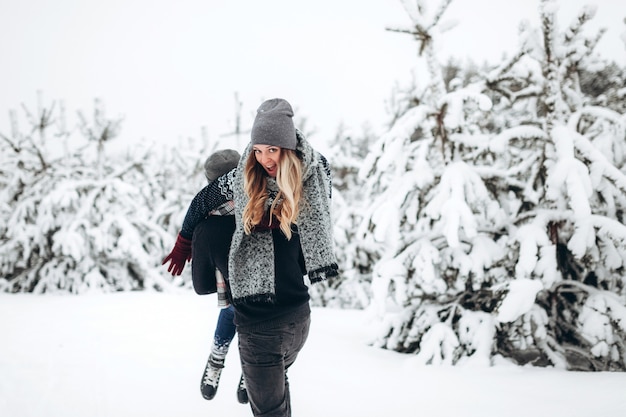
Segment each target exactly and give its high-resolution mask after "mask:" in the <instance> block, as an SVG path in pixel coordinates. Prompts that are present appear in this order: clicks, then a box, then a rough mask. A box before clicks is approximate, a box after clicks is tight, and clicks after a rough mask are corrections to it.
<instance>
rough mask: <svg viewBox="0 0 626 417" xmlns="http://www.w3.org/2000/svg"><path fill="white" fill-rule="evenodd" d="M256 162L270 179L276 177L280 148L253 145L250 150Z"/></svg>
mask: <svg viewBox="0 0 626 417" xmlns="http://www.w3.org/2000/svg"><path fill="white" fill-rule="evenodd" d="M252 152H254V156H255V158H256V161H257V162H258V163H259V164H261V166H262V167H263V169H265V172H267V174H268V175H269V176H270V177H276V173H277V172H278V161H280V153H281V148H279V147H278V146H272V145H254V147H253V148H252Z"/></svg>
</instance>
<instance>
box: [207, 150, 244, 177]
mask: <svg viewBox="0 0 626 417" xmlns="http://www.w3.org/2000/svg"><path fill="white" fill-rule="evenodd" d="M239 158H241V155H239V152H237V151H235V150H233V149H222V150H220V151H215V152H213V153H212V154H211V155H209V157H208V158H207V159H206V161H205V162H204V175H206V179H207V180H208V181H209V182H213V181H215V179H216V178H217V177H221V176H222V175H224V174H226V173H227V172H228V171H230V170H231V169H233V168H236V167H237V164H238V163H239Z"/></svg>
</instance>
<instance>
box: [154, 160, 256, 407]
mask: <svg viewBox="0 0 626 417" xmlns="http://www.w3.org/2000/svg"><path fill="white" fill-rule="evenodd" d="M239 159H240V155H239V152H237V151H235V150H232V149H224V150H219V151H216V152H214V153H212V154H211V155H209V157H208V158H207V159H206V161H205V163H204V170H205V176H206V178H207V181H208V182H209V184H210V183H211V182H213V181H214V180H215V179H216V178H217V177H219V176H221V175H223V174H224V173H226V172H228V171H230V170H231V169H233V168H235V167H236V166H237V163H238V162H239ZM234 230H235V220H234V203H233V201H232V200H230V201H226V202H224V203H223V204H222V205H220V206H219V207H217V208H216V209H214V210H212V211H211V212H209V213H208V214H207V215H206V216H205V218H204V219H203V220H202V221H201V222H200V223H199V224H198V225H197V226H196V227H195V229H194V233H193V237H191V236H187V237H185V236H184V235H183V234H182V233H179V234H178V237H177V239H176V244H175V245H174V248H173V249H172V251H171V253H170V254H169V255H167V256H166V257H165V259H163V265H165V264H166V263H167V262H169V265H168V272H171V273H172V275H180V274H181V273H182V271H183V269H184V267H185V264H186V262H187V261H189V260H191V261H192V264H191V266H192V281H193V287H194V290H195V291H196V293H197V294H200V295H202V294H212V293H215V292H217V293H218V306H219V307H221V308H222V309H221V310H220V314H219V316H218V319H217V324H216V326H215V331H214V334H213V341H212V345H211V348H210V354H209V359H208V360H207V363H206V366H205V369H204V371H203V372H202V379H201V381H200V392H201V393H202V397H203V398H204V399H206V400H212V399H213V398H214V397H215V394H216V393H217V388H218V386H219V381H220V376H221V373H222V369H223V368H224V363H225V360H226V354H227V353H228V349H229V347H230V344H231V342H232V340H233V338H234V337H235V333H236V326H235V323H234V314H235V310H234V308H233V306H232V303H231V302H230V292H229V290H228V281H227V279H225V277H228V272H227V268H228V251H229V249H230V240H231V237H232V234H233V231H234ZM237 400H238V401H239V402H240V403H242V404H246V403H248V394H247V391H246V387H245V383H244V379H243V374H242V375H241V377H240V378H239V384H238V387H237Z"/></svg>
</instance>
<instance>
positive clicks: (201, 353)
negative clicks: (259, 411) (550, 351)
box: [0, 293, 626, 417]
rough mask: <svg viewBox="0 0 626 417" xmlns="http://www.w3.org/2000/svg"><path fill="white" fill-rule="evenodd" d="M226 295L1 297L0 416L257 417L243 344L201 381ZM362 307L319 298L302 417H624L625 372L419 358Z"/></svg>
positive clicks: (300, 392)
mask: <svg viewBox="0 0 626 417" xmlns="http://www.w3.org/2000/svg"><path fill="white" fill-rule="evenodd" d="M215 305H216V299H215V296H206V297H199V296H197V295H195V294H193V293H184V294H158V293H122V294H114V295H85V296H54V295H47V296H34V295H7V294H0V335H1V338H0V416H3V417H44V416H45V417H48V416H50V417H74V416H76V417H78V416H80V417H98V416H111V417H113V416H114V417H125V416H133V417H137V416H150V417H161V416H163V417H165V416H167V417H172V416H186V417H193V416H229V417H237V416H251V415H252V413H251V412H250V410H249V407H248V406H247V405H240V404H238V403H237V400H236V398H235V389H236V384H237V380H238V378H239V366H238V361H239V358H238V355H237V349H236V348H234V349H232V350H231V352H230V353H229V356H228V357H227V361H226V368H225V370H224V372H223V374H222V380H221V384H220V389H219V391H218V394H217V397H216V398H215V399H214V400H213V401H206V400H204V399H202V397H201V395H200V391H199V383H200V378H201V374H202V371H203V368H204V364H205V361H206V359H207V354H208V346H209V344H210V341H211V338H212V333H213V329H214V324H215V320H216V318H217V314H218V309H217V308H216V307H215ZM369 326H371V322H369V323H368V319H367V317H366V315H365V313H363V312H361V311H345V310H330V309H314V311H313V323H312V328H311V334H310V337H309V341H308V343H307V345H306V346H305V348H304V350H303V351H302V353H301V355H300V357H299V358H298V360H297V361H296V363H295V365H294V367H293V368H292V369H291V370H290V372H289V377H290V381H291V386H292V406H293V414H294V416H296V417H320V416H325V417H352V416H359V417H386V416H394V417H395V416H398V417H412V416H415V417H417V416H420V417H421V416H423V417H438V416H455V417H457V416H480V417H490V416H494V417H496V416H497V417H501V416H502V417H504V416H506V417H515V416H520V417H521V416H523V417H544V416H546V417H547V416H550V417H557V416H564V417H565V416H567V417H576V416H580V417H591V416H593V417H609V416H610V417H621V416H625V415H626V395H625V394H624V393H625V391H626V373H574V372H564V371H558V370H554V369H533V368H527V367H526V368H520V367H515V366H509V365H505V364H503V365H498V366H495V367H492V368H460V367H456V368H449V367H434V366H426V367H423V366H418V365H416V364H415V363H414V361H412V357H413V356H409V355H402V354H398V353H395V352H389V351H384V350H380V349H375V348H372V347H369V346H367V343H366V341H367V338H368V327H369Z"/></svg>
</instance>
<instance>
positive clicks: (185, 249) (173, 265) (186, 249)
mask: <svg viewBox="0 0 626 417" xmlns="http://www.w3.org/2000/svg"><path fill="white" fill-rule="evenodd" d="M190 260H191V240H189V239H185V238H184V237H182V236H181V235H180V233H179V234H178V238H176V244H175V245H174V249H172V251H171V252H170V254H169V255H167V256H166V257H165V259H163V263H161V265H165V264H166V263H167V261H170V265H169V266H168V267H167V272H171V273H172V275H180V274H181V273H182V272H183V269H184V268H185V263H186V262H187V261H190Z"/></svg>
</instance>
